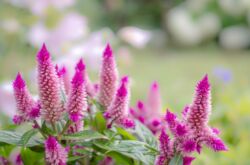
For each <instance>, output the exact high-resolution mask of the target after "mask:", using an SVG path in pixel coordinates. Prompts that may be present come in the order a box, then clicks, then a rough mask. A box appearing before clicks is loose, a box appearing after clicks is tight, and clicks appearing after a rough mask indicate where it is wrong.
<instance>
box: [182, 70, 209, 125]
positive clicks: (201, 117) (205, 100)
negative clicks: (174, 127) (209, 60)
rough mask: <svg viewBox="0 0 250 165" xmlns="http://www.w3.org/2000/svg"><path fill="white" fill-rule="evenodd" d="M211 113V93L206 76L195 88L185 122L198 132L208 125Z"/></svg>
mask: <svg viewBox="0 0 250 165" xmlns="http://www.w3.org/2000/svg"><path fill="white" fill-rule="evenodd" d="M210 113H211V92H210V83H209V81H208V76H207V75H206V76H205V77H204V78H203V79H202V80H201V81H200V82H199V83H198V84H197V87H196V92H195V97H194V100H193V103H192V104H191V105H190V107H189V111H188V113H187V122H188V124H189V126H190V127H191V128H193V129H196V130H199V129H200V128H203V127H204V126H205V125H207V123H208V119H209V115H210Z"/></svg>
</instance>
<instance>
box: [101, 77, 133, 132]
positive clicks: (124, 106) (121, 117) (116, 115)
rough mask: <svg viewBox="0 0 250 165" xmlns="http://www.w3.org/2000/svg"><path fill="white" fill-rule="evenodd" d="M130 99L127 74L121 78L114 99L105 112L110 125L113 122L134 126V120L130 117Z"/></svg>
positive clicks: (127, 126) (129, 126)
mask: <svg viewBox="0 0 250 165" xmlns="http://www.w3.org/2000/svg"><path fill="white" fill-rule="evenodd" d="M129 99H130V93H129V80H128V77H127V76H125V77H123V78H122V79H121V83H120V86H119V88H118V90H117V93H116V96H115V98H114V100H113V101H112V103H111V105H110V106H109V107H108V109H107V111H106V112H105V113H104V117H105V118H106V119H108V120H109V121H110V123H109V125H108V127H109V126H111V125H112V123H113V122H115V123H116V124H118V125H123V126H124V127H126V128H131V127H134V121H133V120H131V119H130V118H128V111H129Z"/></svg>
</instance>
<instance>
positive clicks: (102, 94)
mask: <svg viewBox="0 0 250 165" xmlns="http://www.w3.org/2000/svg"><path fill="white" fill-rule="evenodd" d="M117 80H118V71H117V68H116V62H115V58H114V55H113V52H112V49H111V47H110V45H109V44H108V45H107V46H106V48H105V51H104V53H103V61H102V66H101V73H100V90H99V101H100V103H101V104H102V105H103V106H104V107H105V109H106V108H108V107H109V106H110V104H111V102H112V100H113V99H114V97H115V92H116V88H117Z"/></svg>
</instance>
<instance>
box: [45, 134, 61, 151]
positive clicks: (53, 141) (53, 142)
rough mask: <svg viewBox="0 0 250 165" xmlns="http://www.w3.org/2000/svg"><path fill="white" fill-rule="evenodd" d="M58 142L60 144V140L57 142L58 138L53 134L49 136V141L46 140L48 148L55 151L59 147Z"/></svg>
mask: <svg viewBox="0 0 250 165" xmlns="http://www.w3.org/2000/svg"><path fill="white" fill-rule="evenodd" d="M57 144H58V142H57V140H56V138H55V137H53V136H49V137H48V139H47V141H46V148H47V149H48V150H51V151H54V150H56V149H57Z"/></svg>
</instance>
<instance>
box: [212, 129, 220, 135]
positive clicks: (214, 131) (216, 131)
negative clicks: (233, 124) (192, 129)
mask: <svg viewBox="0 0 250 165" xmlns="http://www.w3.org/2000/svg"><path fill="white" fill-rule="evenodd" d="M212 131H213V133H215V134H216V135H219V134H220V130H219V129H217V128H212Z"/></svg>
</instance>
